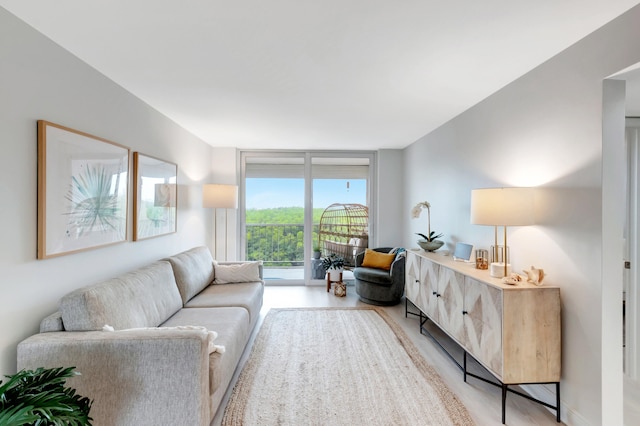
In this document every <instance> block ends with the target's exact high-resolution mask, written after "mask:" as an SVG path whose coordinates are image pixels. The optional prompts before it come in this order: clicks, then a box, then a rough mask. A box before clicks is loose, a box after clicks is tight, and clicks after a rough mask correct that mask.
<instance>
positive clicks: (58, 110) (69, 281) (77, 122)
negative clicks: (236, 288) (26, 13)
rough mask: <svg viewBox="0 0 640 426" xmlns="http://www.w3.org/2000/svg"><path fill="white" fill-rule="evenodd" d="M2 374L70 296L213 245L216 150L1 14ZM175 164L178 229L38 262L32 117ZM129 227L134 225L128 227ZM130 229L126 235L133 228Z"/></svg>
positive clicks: (11, 367)
mask: <svg viewBox="0 0 640 426" xmlns="http://www.w3.org/2000/svg"><path fill="white" fill-rule="evenodd" d="M0 58H2V59H1V62H0V144H1V146H2V155H1V156H0V182H2V183H1V184H0V185H1V186H0V200H2V202H1V204H0V235H1V237H0V241H1V242H0V271H1V274H0V277H1V278H0V375H5V374H12V373H14V372H15V369H16V345H17V344H18V342H19V341H21V340H22V339H24V338H26V337H28V336H29V335H31V334H34V333H36V332H37V331H38V326H39V322H40V320H41V319H42V318H43V317H44V316H46V315H48V314H50V313H52V312H54V311H55V310H56V306H57V302H58V300H59V298H60V297H61V296H62V295H64V294H65V293H67V292H69V291H71V290H73V289H75V288H77V287H80V286H83V285H86V284H90V283H94V282H97V281H99V280H102V279H106V278H109V277H112V276H115V275H118V274H120V273H122V272H125V271H129V270H131V269H134V268H136V267H138V266H142V265H144V264H146V263H148V262H151V261H153V260H156V259H159V258H161V257H164V256H167V255H171V254H174V253H177V252H179V251H182V250H185V249H188V248H191V247H193V246H196V245H202V244H205V243H206V242H207V238H206V237H207V232H209V230H210V228H211V226H210V225H209V224H210V222H211V220H212V215H211V213H210V212H207V211H205V210H203V209H202V208H201V205H202V204H201V195H200V194H201V184H202V183H203V182H208V181H210V176H211V162H212V149H211V148H210V147H209V146H208V145H206V144H205V143H204V142H202V141H201V140H199V139H197V138H196V137H194V136H193V135H191V134H190V133H188V132H186V131H185V130H184V129H182V128H180V127H178V126H177V125H176V124H175V123H173V122H172V121H170V120H168V119H167V118H166V117H164V116H162V115H161V114H159V113H158V112H157V111H155V110H153V109H152V108H150V107H149V106H148V105H146V104H145V103H143V102H142V101H140V100H139V99H137V98H135V97H134V96H132V95H131V94H130V93H128V92H126V91H125V90H124V89H122V88H121V87H119V86H117V85H116V84H114V83H113V82H112V81H110V80H109V79H107V78H106V77H104V76H103V75H101V74H99V73H97V72H96V71H95V70H94V69H92V68H90V67H89V66H87V65H86V64H85V63H83V62H81V61H80V60H78V59H77V58H75V57H74V56H72V55H71V54H69V53H68V52H67V51H65V50H63V49H61V48H60V47H59V46H57V45H55V44H53V43H52V42H51V41H50V40H48V39H47V38H45V37H44V36H42V35H41V34H39V33H37V32H36V31H34V30H33V29H32V28H31V27H28V26H27V25H25V24H24V23H22V22H21V21H19V20H18V19H16V18H15V17H13V16H12V15H11V14H9V13H8V12H7V11H6V10H4V9H2V8H0ZM38 119H45V120H48V121H52V122H54V123H58V124H62V125H64V126H68V127H71V128H73V129H77V130H81V131H84V132H87V133H90V134H93V135H96V136H100V137H103V138H106V139H109V140H112V141H114V142H117V143H120V144H123V145H126V146H128V147H130V148H131V150H132V152H133V151H140V152H142V153H145V154H148V155H152V156H155V157H159V158H162V159H164V160H167V161H171V162H174V163H177V164H178V184H179V192H178V202H179V205H178V232H177V233H176V234H172V235H169V236H163V237H158V238H153V239H150V240H146V241H142V242H135V243H134V242H127V243H123V244H117V245H114V246H110V247H107V248H101V249H96V250H90V251H85V252H82V253H78V254H73V255H67V256H62V257H58V258H53V259H46V260H36V217H37V214H36V213H37V206H36V194H37V185H36V176H37V167H36V160H37V153H36V120H38ZM130 229H131V227H130V226H129V230H130ZM129 232H130V231H129Z"/></svg>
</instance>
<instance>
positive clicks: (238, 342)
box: [162, 308, 252, 394]
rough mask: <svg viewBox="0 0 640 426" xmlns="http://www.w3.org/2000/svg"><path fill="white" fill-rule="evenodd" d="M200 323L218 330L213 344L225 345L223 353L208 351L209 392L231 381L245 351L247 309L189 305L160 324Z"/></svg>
mask: <svg viewBox="0 0 640 426" xmlns="http://www.w3.org/2000/svg"><path fill="white" fill-rule="evenodd" d="M181 325H189V326H193V325H199V326H203V327H206V328H207V330H213V331H216V332H217V333H218V337H217V338H216V344H218V345H222V346H224V347H225V351H224V353H219V352H213V353H212V354H210V355H209V393H210V394H213V393H214V392H215V391H216V390H217V389H218V387H219V386H220V385H221V384H222V383H224V384H225V387H226V384H227V383H229V382H230V381H231V378H232V377H233V373H234V371H235V369H236V367H237V365H238V362H239V361H240V357H241V356H242V353H243V352H244V347H245V345H246V344H247V341H248V340H249V336H250V334H251V330H252V328H251V327H249V313H248V312H247V310H246V309H244V308H189V309H186V308H185V309H181V310H180V311H178V312H176V314H175V315H174V316H172V317H171V318H169V319H168V320H167V321H166V322H165V323H164V324H162V326H163V327H176V326H181Z"/></svg>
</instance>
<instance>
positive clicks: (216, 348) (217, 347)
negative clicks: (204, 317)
mask: <svg viewBox="0 0 640 426" xmlns="http://www.w3.org/2000/svg"><path fill="white" fill-rule="evenodd" d="M140 330H200V331H205V332H206V333H207V335H208V338H209V353H213V352H218V353H220V354H223V353H224V351H225V347H224V346H223V345H216V344H215V343H213V341H214V340H216V338H217V337H218V333H216V332H215V331H211V330H207V328H206V327H202V326H199V325H180V326H177V327H140V328H126V329H124V330H117V331H140ZM102 331H116V330H115V329H114V328H113V327H112V326H110V325H108V324H105V325H104V326H103V327H102Z"/></svg>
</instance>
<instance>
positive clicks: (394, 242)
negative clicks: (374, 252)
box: [374, 149, 409, 247]
mask: <svg viewBox="0 0 640 426" xmlns="http://www.w3.org/2000/svg"><path fill="white" fill-rule="evenodd" d="M402 162H403V151H402V150H399V149H381V150H379V151H378V179H377V182H378V191H377V192H376V194H375V195H374V196H375V198H376V201H377V209H378V210H377V214H376V236H375V237H376V238H375V241H374V243H375V246H377V247H397V246H401V245H402V242H403V239H404V238H403V234H402V224H403V222H404V220H405V219H406V218H407V217H409V213H408V212H405V211H404V210H403V208H402V205H403V198H402V195H403V193H404V191H403V189H402V188H403V187H404V186H403V180H402V179H403V176H404V175H403V172H402Z"/></svg>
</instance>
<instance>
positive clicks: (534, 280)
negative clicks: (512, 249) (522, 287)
mask: <svg viewBox="0 0 640 426" xmlns="http://www.w3.org/2000/svg"><path fill="white" fill-rule="evenodd" d="M522 272H524V273H525V274H527V282H530V283H531V284H535V285H542V281H543V280H544V270H543V269H538V268H536V267H535V266H531V269H530V270H528V271H527V270H523V271H522Z"/></svg>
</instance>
